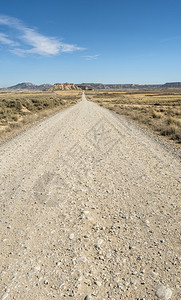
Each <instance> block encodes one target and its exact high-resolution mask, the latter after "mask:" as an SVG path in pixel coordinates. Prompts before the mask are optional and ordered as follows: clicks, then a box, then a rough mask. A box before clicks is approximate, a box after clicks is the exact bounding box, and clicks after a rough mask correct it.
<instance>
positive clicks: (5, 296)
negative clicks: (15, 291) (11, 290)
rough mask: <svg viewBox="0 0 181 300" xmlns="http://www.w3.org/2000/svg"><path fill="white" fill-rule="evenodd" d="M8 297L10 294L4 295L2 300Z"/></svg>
mask: <svg viewBox="0 0 181 300" xmlns="http://www.w3.org/2000/svg"><path fill="white" fill-rule="evenodd" d="M8 296H9V295H8V293H6V294H4V295H3V296H2V297H1V299H2V300H4V299H6V298H7V297H8Z"/></svg>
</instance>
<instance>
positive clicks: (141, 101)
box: [86, 89, 181, 143]
mask: <svg viewBox="0 0 181 300" xmlns="http://www.w3.org/2000/svg"><path fill="white" fill-rule="evenodd" d="M86 94H87V97H88V99H90V100H91V101H94V102H97V103H98V104H100V105H101V106H103V107H106V108H108V109H111V110H113V111H115V112H116V113H118V114H121V115H126V116H128V117H129V118H131V119H133V120H135V121H137V122H138V123H139V124H141V125H144V126H146V127H147V128H148V129H150V130H152V131H154V132H155V133H157V134H160V135H162V136H165V137H167V138H169V139H171V140H174V141H175V142H177V143H181V90H178V89H176V90H152V91H150V90H148V91H145V90H143V91H141V90H140V91H139V90H135V91H134V90H124V91H116V90H112V91H109V90H108V91H105V90H102V91H98V90H95V91H87V92H86Z"/></svg>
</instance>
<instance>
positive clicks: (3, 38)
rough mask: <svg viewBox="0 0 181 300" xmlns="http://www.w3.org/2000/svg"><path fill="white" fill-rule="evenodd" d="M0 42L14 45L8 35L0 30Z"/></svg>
mask: <svg viewBox="0 0 181 300" xmlns="http://www.w3.org/2000/svg"><path fill="white" fill-rule="evenodd" d="M0 44H5V45H12V46H14V45H16V43H15V42H14V41H12V40H11V39H9V38H8V36H7V35H6V34H4V33H1V32H0Z"/></svg>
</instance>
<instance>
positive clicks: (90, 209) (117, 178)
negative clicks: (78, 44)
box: [0, 94, 181, 300]
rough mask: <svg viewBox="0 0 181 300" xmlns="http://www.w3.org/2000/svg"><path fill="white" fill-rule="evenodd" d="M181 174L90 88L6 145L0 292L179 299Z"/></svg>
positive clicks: (173, 160) (1, 154)
mask: <svg viewBox="0 0 181 300" xmlns="http://www.w3.org/2000/svg"><path fill="white" fill-rule="evenodd" d="M180 174H181V172H180V161H179V158H178V157H177V156H176V155H174V153H173V151H171V150H170V148H169V147H168V148H167V147H165V146H164V145H163V144H162V143H160V142H159V140H157V138H155V136H152V135H151V134H148V133H147V132H145V131H144V130H142V129H141V128H140V127H139V126H137V125H135V124H134V123H132V122H130V121H128V120H126V119H125V118H124V117H121V116H116V115H114V114H113V113H112V112H110V111H108V110H106V109H104V108H102V107H100V106H98V105H97V104H95V103H92V102H89V101H87V100H86V98H85V96H84V94H83V97H82V101H81V102H79V103H78V104H76V105H75V106H72V107H70V108H68V109H66V110H64V111H61V112H60V113H58V114H56V115H54V116H53V117H51V118H48V119H46V120H44V121H43V122H41V123H39V124H37V125H35V126H32V127H31V128H30V129H28V130H26V131H25V132H23V133H21V134H20V135H18V136H17V137H15V138H14V139H12V140H10V141H8V142H6V143H4V144H3V145H1V147H0V203H1V225H0V226H1V249H0V252H1V285H0V293H1V294H0V297H1V299H16V300H19V299H25V300H35V299H38V300H48V299H76V300H84V299H87V300H90V299H92V300H94V299H98V300H104V299H111V300H117V299H123V300H124V299H140V300H141V299H142V300H143V299H146V300H147V299H150V300H153V299H174V300H175V299H176V300H177V299H181V290H180V288H181V282H180V281H179V280H180V266H181V264H180V263H181V244H180V212H179V199H180V198H179V196H180V195H179V193H180V190H181V189H180V187H181V185H180V181H179V176H180Z"/></svg>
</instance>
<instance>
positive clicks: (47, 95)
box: [0, 91, 81, 142]
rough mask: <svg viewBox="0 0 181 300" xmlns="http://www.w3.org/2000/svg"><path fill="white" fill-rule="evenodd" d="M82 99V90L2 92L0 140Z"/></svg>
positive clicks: (0, 95)
mask: <svg viewBox="0 0 181 300" xmlns="http://www.w3.org/2000/svg"><path fill="white" fill-rule="evenodd" d="M80 99H81V91H57V92H39V91H38V92H0V142H2V141H4V140H6V139H8V138H9V137H11V136H12V135H13V134H14V133H17V132H19V131H21V130H22V129H24V128H25V127H27V126H30V125H31V124H33V123H35V122H37V121H39V120H41V119H43V118H46V117H48V116H50V115H52V114H54V113H56V112H58V111H60V110H62V109H64V108H67V107H69V106H70V105H73V104H75V103H77V102H78V101H79V100H80Z"/></svg>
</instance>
